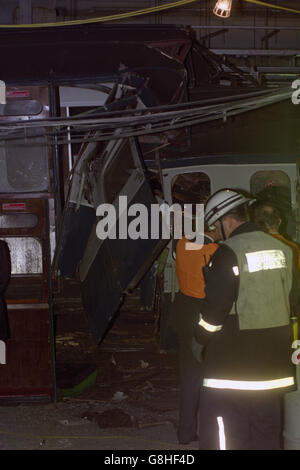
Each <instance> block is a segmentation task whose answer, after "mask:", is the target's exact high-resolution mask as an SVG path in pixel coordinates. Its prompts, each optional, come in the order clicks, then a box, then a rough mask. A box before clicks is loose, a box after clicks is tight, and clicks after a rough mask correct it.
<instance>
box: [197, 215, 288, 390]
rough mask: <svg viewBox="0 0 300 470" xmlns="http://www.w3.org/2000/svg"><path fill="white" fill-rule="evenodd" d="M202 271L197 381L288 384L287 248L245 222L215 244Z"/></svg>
mask: <svg viewBox="0 0 300 470" xmlns="http://www.w3.org/2000/svg"><path fill="white" fill-rule="evenodd" d="M205 276H206V298H205V303H203V304H201V305H199V310H201V314H200V317H199V329H200V330H201V331H202V333H203V334H204V337H203V338H201V339H202V342H204V340H205V338H206V343H207V346H206V353H205V361H204V366H205V371H204V381H203V385H204V386H205V387H210V388H215V389H216V388H217V389H228V390H248V391H263V390H269V391H270V390H275V391H280V390H281V391H285V392H286V391H288V390H291V389H293V388H294V384H295V379H294V372H295V370H294V365H293V363H292V360H291V357H292V352H293V350H292V342H293V338H292V327H291V325H290V321H289V317H290V308H289V294H290V290H291V286H292V251H291V249H290V248H289V247H288V246H287V245H284V244H283V243H282V242H280V241H278V240H276V239H275V238H272V237H270V236H269V235H268V234H265V233H264V232H262V231H260V230H259V229H256V228H255V226H254V224H250V223H245V224H243V225H241V226H240V227H238V228H237V229H236V230H235V231H234V232H233V233H232V234H231V237H230V238H229V239H228V240H227V241H226V242H225V243H224V244H223V245H221V246H220V248H219V249H218V251H217V252H216V253H215V255H214V256H213V257H212V259H211V262H210V265H209V267H208V269H207V270H206V272H205Z"/></svg>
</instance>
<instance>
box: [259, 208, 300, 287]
mask: <svg viewBox="0 0 300 470" xmlns="http://www.w3.org/2000/svg"><path fill="white" fill-rule="evenodd" d="M253 220H254V222H256V223H257V224H258V225H260V226H261V227H262V229H263V230H264V231H265V232H267V233H269V234H270V235H272V236H273V237H275V238H277V240H280V241H281V242H283V243H286V244H287V245H288V246H290V247H291V249H292V251H293V263H294V269H295V271H296V273H297V275H298V278H299V280H300V250H299V247H298V245H297V244H296V243H294V242H293V241H291V240H289V239H287V238H286V237H284V236H283V235H282V234H280V232H279V230H280V226H281V222H282V217H281V214H280V211H279V210H278V209H277V208H276V207H275V206H274V205H272V204H271V203H270V202H259V203H258V204H256V205H255V206H254V208H253Z"/></svg>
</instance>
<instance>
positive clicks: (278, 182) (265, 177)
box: [250, 170, 291, 208]
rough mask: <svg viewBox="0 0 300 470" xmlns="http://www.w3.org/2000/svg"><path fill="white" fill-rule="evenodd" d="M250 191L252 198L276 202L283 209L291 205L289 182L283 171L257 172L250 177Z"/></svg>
mask: <svg viewBox="0 0 300 470" xmlns="http://www.w3.org/2000/svg"><path fill="white" fill-rule="evenodd" d="M250 191H251V193H252V194H253V195H254V196H260V197H261V198H262V199H267V200H273V202H278V203H279V204H280V205H282V207H283V208H284V207H286V208H288V207H289V206H290V205H291V181H290V178H289V176H288V175H287V174H286V173H285V172H284V171H281V170H268V171H257V172H256V173H254V174H253V175H252V176H251V180H250Z"/></svg>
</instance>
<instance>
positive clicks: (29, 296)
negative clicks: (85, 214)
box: [0, 198, 53, 400]
mask: <svg viewBox="0 0 300 470" xmlns="http://www.w3.org/2000/svg"><path fill="white" fill-rule="evenodd" d="M46 222H47V201H46V200H45V199H38V198H37V199H33V198H22V199H1V200H0V237H1V239H2V240H4V241H6V243H7V244H8V247H9V250H10V257H11V281H10V283H9V286H8V288H7V291H6V302H7V310H8V322H9V330H10V335H9V339H8V340H7V341H6V364H2V365H1V369H0V370H1V373H0V397H6V398H8V397H10V398H19V399H20V398H22V399H25V398H26V397H27V398H30V399H36V400H37V399H39V400H42V399H45V400H49V399H51V397H52V395H53V380H52V379H53V377H52V344H51V330H52V328H51V316H50V309H49V300H48V295H49V292H48V276H47V272H48V263H49V261H48V259H49V251H48V246H49V243H48V230H47V223H46Z"/></svg>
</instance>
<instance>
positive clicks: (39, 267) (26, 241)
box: [3, 237, 43, 274]
mask: <svg viewBox="0 0 300 470" xmlns="http://www.w3.org/2000/svg"><path fill="white" fill-rule="evenodd" d="M3 240H5V241H6V243H7V244H8V246H9V251H10V258H11V273H12V274H42V272H43V257H42V245H41V242H40V241H39V240H38V239H37V238H33V237H7V238H3Z"/></svg>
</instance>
